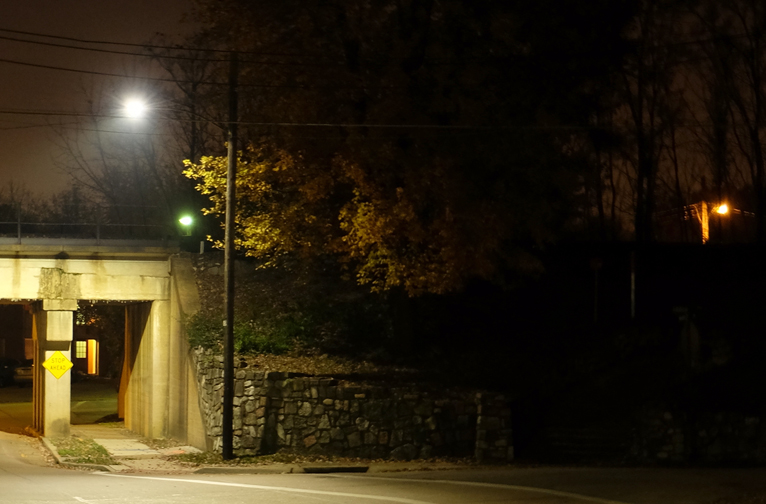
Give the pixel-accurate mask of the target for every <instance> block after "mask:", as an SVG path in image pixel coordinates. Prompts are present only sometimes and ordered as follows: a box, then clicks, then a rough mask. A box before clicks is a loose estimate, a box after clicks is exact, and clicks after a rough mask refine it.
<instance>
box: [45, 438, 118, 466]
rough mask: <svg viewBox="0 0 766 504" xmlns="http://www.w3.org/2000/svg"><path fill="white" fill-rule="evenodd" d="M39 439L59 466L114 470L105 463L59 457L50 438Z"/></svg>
mask: <svg viewBox="0 0 766 504" xmlns="http://www.w3.org/2000/svg"><path fill="white" fill-rule="evenodd" d="M40 440H41V441H42V442H43V446H45V449H46V450H48V451H49V452H50V454H51V455H52V456H53V458H54V460H56V464H58V465H60V466H61V467H66V468H69V469H90V470H92V471H105V472H115V470H114V469H113V468H111V467H110V466H107V465H101V464H78V463H76V462H67V461H66V460H64V459H63V458H62V457H61V455H59V452H58V450H57V449H56V447H55V446H54V445H53V443H51V442H50V440H49V439H48V438H47V437H45V436H40Z"/></svg>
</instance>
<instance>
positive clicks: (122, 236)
mask: <svg viewBox="0 0 766 504" xmlns="http://www.w3.org/2000/svg"><path fill="white" fill-rule="evenodd" d="M171 237H174V233H169V232H168V229H167V228H166V227H165V226H161V225H153V224H110V223H99V222H74V223H73V222H23V221H21V220H18V221H15V222H9V221H5V222H0V238H5V239H6V240H7V239H9V238H10V239H15V240H16V243H18V244H21V243H22V241H23V239H24V238H36V239H39V238H50V239H57V238H58V239H60V238H70V239H88V240H95V244H96V245H99V244H101V243H102V242H103V241H105V240H153V241H163V242H166V241H168V240H169V239H170V238H171ZM3 241H5V240H3Z"/></svg>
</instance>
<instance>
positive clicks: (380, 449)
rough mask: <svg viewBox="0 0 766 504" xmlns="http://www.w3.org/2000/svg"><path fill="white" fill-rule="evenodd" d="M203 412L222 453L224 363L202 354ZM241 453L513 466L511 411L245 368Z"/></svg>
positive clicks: (238, 402) (493, 404)
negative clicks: (448, 459)
mask: <svg viewBox="0 0 766 504" xmlns="http://www.w3.org/2000/svg"><path fill="white" fill-rule="evenodd" d="M195 361H196V363H197V378H198V382H199V385H200V387H199V389H200V405H201V409H202V411H203V415H204V417H205V425H206V428H207V431H208V432H207V433H208V436H209V437H210V438H211V439H212V440H213V448H214V450H216V451H220V450H221V432H222V425H221V420H222V396H223V362H222V359H221V358H220V357H218V356H214V355H212V354H211V353H210V352H209V351H208V352H204V351H202V350H201V349H198V350H196V351H195ZM233 418H234V425H233V427H234V441H233V443H234V451H235V453H236V454H237V455H257V454H265V453H274V452H277V451H290V452H298V453H315V454H328V455H338V456H346V457H362V458H369V459H400V460H410V459H415V458H430V457H434V456H455V457H467V456H476V457H477V458H478V459H480V460H486V461H489V460H494V461H504V462H505V461H509V460H512V458H513V447H512V443H511V428H510V409H509V408H508V406H507V403H506V402H505V400H504V398H503V397H502V396H499V395H491V394H490V395H488V394H477V393H476V392H465V391H437V392H434V391H432V390H416V389H415V388H412V387H408V388H406V389H403V388H386V387H373V386H365V387H359V386H353V385H350V384H347V383H340V382H338V380H335V379H332V378H318V377H312V376H305V375H299V374H293V373H276V372H272V373H264V372H263V371H258V370H255V369H250V368H246V367H241V368H239V369H237V370H236V372H235V382H234V415H233Z"/></svg>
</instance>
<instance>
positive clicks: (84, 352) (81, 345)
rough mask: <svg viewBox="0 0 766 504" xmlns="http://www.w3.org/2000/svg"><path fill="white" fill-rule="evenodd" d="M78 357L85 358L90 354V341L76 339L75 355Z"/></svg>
mask: <svg viewBox="0 0 766 504" xmlns="http://www.w3.org/2000/svg"><path fill="white" fill-rule="evenodd" d="M74 356H75V357H76V358H78V359H84V358H86V357H87V356H88V342H87V341H75V355H74Z"/></svg>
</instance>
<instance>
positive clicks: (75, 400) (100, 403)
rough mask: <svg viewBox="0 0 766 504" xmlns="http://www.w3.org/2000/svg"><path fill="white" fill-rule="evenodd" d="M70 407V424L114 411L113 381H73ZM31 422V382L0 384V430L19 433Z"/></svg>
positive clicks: (88, 422) (83, 421) (90, 421)
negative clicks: (3, 385)
mask: <svg viewBox="0 0 766 504" xmlns="http://www.w3.org/2000/svg"><path fill="white" fill-rule="evenodd" d="M71 411H72V414H71V420H70V421H71V423H72V425H84V424H91V423H94V422H96V421H98V420H100V419H102V418H105V417H107V416H109V415H113V414H115V413H117V390H116V388H115V385H114V383H112V382H110V381H106V380H93V379H92V380H83V381H80V382H77V383H73V384H72V404H71ZM31 424H32V387H31V385H30V386H26V387H21V388H19V387H15V386H10V387H3V388H0V431H3V432H10V433H14V434H19V433H22V432H24V429H25V428H26V427H27V426H28V425H31ZM0 502H2V501H0Z"/></svg>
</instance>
